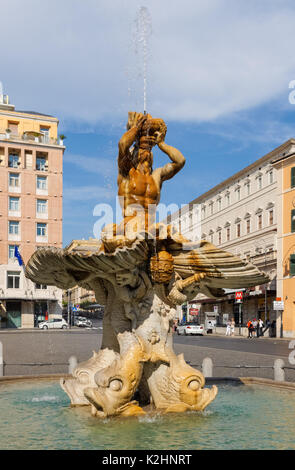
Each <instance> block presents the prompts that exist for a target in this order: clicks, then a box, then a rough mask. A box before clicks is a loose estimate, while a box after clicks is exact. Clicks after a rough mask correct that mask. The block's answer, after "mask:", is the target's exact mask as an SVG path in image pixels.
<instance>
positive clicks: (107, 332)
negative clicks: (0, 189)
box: [26, 112, 267, 418]
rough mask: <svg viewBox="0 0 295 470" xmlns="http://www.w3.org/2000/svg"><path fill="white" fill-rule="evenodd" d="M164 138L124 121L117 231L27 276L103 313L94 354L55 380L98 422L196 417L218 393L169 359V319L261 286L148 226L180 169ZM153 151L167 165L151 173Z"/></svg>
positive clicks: (45, 259)
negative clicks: (90, 300)
mask: <svg viewBox="0 0 295 470" xmlns="http://www.w3.org/2000/svg"><path fill="white" fill-rule="evenodd" d="M166 131H167V128H166V124H165V122H164V121H163V120H162V119H155V118H153V117H152V116H151V115H149V114H147V113H145V114H142V113H137V112H129V115H128V123H127V131H126V132H125V133H124V135H123V136H122V138H121V139H120V141H119V155H118V194H119V197H120V201H121V205H122V212H123V220H122V222H121V223H120V224H118V225H116V224H111V225H108V226H106V227H105V228H104V229H103V231H102V233H101V239H100V240H98V239H90V240H74V241H73V242H72V243H71V244H70V245H69V246H68V247H67V248H65V249H57V248H42V249H39V250H37V251H36V252H35V253H34V254H33V255H32V257H31V259H30V260H29V262H28V264H27V266H26V276H27V277H28V278H29V279H31V280H32V281H33V282H38V283H42V284H46V285H55V286H57V287H60V288H62V289H69V288H71V287H74V286H76V285H79V286H81V287H85V288H86V289H91V290H94V292H95V296H96V300H97V302H98V303H100V304H102V305H104V306H105V314H104V319H103V339H102V345H101V349H100V350H99V351H96V352H94V353H93V356H92V357H91V358H90V359H89V360H88V361H86V362H84V363H81V364H78V366H77V367H76V369H75V370H74V372H73V377H72V378H66V379H62V380H61V386H62V388H63V390H64V391H65V392H66V393H67V395H68V396H69V398H70V400H71V404H72V405H74V406H85V405H88V406H89V407H90V410H91V414H92V415H93V416H97V417H101V418H105V417H108V416H116V415H119V416H131V415H132V416H133V415H142V414H145V412H146V411H145V409H146V406H147V405H149V409H155V410H160V411H161V412H164V413H169V412H178V413H179V412H185V411H199V410H204V409H205V408H206V407H207V406H208V405H209V404H210V403H211V402H212V401H213V400H214V399H215V397H216V395H217V387H216V386H214V385H213V386H212V388H206V387H205V378H204V376H203V375H202V373H201V372H199V371H198V370H196V369H194V368H193V367H191V366H190V365H188V364H187V363H186V362H185V360H184V357H183V355H176V354H175V352H174V350H173V344H172V323H173V318H174V314H175V310H174V309H175V308H176V306H177V305H181V304H183V303H184V302H187V301H189V300H192V299H193V298H195V296H196V295H197V294H198V293H205V294H206V295H207V296H209V297H212V298H217V297H221V296H223V295H224V290H223V289H224V288H241V287H250V286H255V285H260V284H264V283H265V282H267V278H266V276H265V275H264V274H263V273H261V272H260V271H259V270H258V269H257V268H256V267H255V266H254V265H252V264H250V263H248V262H245V261H243V260H241V259H240V258H239V257H237V256H234V255H233V254H230V253H228V252H226V251H223V250H220V249H218V248H217V247H215V246H214V245H213V244H211V243H209V242H207V241H205V240H199V241H197V242H192V241H190V240H188V239H186V238H184V237H183V236H182V234H181V233H178V232H177V231H176V230H175V229H174V227H173V226H172V225H166V224H164V223H156V221H155V208H156V206H157V204H158V203H159V201H160V193H161V187H162V184H163V182H164V181H166V180H169V179H171V178H172V177H174V176H175V175H176V173H178V172H179V171H180V170H181V169H182V168H183V166H184V164H185V158H184V157H183V155H182V154H181V152H180V151H179V150H177V149H176V148H174V147H172V146H170V145H168V144H167V143H166V142H165V136H166ZM155 146H158V147H159V149H160V150H161V151H162V152H164V153H165V154H166V155H167V156H168V157H169V159H170V162H169V163H167V164H166V165H164V166H163V167H161V168H156V169H154V170H153V154H152V149H153V147H155Z"/></svg>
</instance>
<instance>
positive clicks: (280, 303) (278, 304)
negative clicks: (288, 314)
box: [273, 300, 285, 310]
mask: <svg viewBox="0 0 295 470" xmlns="http://www.w3.org/2000/svg"><path fill="white" fill-rule="evenodd" d="M284 308H285V303H284V301H283V300H274V303H273V309H274V310H284Z"/></svg>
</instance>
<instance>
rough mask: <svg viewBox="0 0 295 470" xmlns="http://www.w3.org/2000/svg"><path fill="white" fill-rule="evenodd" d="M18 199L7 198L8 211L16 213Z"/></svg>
mask: <svg viewBox="0 0 295 470" xmlns="http://www.w3.org/2000/svg"><path fill="white" fill-rule="evenodd" d="M19 206H20V205H19V197H12V196H10V197H9V210H10V211H13V212H18V211H19V210H20V209H19Z"/></svg>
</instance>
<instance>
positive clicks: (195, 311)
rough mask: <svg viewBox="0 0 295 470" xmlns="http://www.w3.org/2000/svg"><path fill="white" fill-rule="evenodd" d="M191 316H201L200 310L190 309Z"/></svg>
mask: <svg viewBox="0 0 295 470" xmlns="http://www.w3.org/2000/svg"><path fill="white" fill-rule="evenodd" d="M189 314H190V315H199V309H198V308H190V309H189Z"/></svg>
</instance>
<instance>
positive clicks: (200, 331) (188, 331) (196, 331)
mask: <svg viewBox="0 0 295 470" xmlns="http://www.w3.org/2000/svg"><path fill="white" fill-rule="evenodd" d="M176 331H177V334H178V335H202V336H203V335H204V332H205V329H204V325H197V324H196V323H185V324H184V325H178V327H177V328H176Z"/></svg>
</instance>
